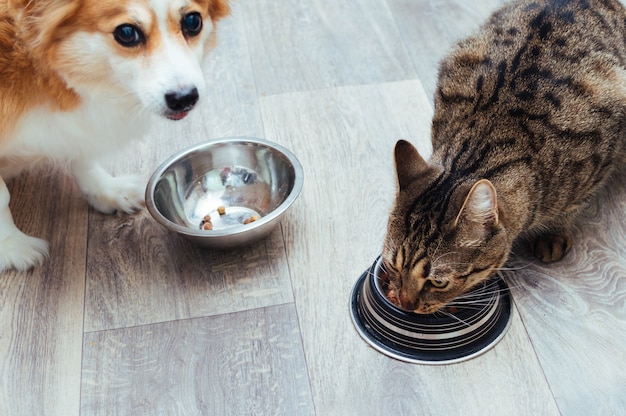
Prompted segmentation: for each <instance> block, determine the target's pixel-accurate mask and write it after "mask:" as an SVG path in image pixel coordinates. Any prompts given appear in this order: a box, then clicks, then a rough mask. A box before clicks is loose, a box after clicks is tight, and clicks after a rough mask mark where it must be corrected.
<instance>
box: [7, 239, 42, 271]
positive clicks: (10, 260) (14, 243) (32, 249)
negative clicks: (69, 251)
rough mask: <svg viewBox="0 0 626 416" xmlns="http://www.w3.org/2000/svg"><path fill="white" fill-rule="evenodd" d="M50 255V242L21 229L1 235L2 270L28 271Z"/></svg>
mask: <svg viewBox="0 0 626 416" xmlns="http://www.w3.org/2000/svg"><path fill="white" fill-rule="evenodd" d="M47 257H48V243H47V242H45V241H44V240H41V239H39V238H35V237H30V236H28V235H26V234H24V233H22V232H21V231H19V230H15V231H14V232H12V233H10V234H9V235H2V236H0V271H2V270H8V269H15V270H18V271H26V270H29V269H31V268H33V267H35V266H40V265H42V264H43V262H44V261H45V260H46V258H47Z"/></svg>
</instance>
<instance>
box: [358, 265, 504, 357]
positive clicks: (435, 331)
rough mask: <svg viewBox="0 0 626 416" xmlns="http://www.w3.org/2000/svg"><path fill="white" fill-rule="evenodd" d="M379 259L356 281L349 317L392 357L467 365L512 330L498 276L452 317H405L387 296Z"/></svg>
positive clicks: (476, 290) (501, 282) (480, 289)
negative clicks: (381, 276)
mask: <svg viewBox="0 0 626 416" xmlns="http://www.w3.org/2000/svg"><path fill="white" fill-rule="evenodd" d="M380 265H381V259H380V257H379V258H378V259H377V260H376V261H375V262H374V264H373V265H372V267H371V268H369V269H368V270H367V271H365V273H363V275H361V277H360V278H359V280H358V281H357V283H356V285H355V286H354V289H353V291H352V297H351V305H350V312H351V315H352V321H353V322H354V326H355V327H356V329H357V331H358V332H359V334H360V335H361V336H362V337H363V339H364V340H365V341H366V342H367V343H369V344H370V345H371V346H372V347H373V348H375V349H376V350H378V351H379V352H381V353H383V354H385V355H388V356H390V357H393V358H396V359H399V360H402V361H407V362H412V363H419V364H451V363H455V362H460V361H465V360H469V359H470V358H473V357H476V356H478V355H480V354H482V353H484V352H486V351H487V350H489V349H490V348H491V347H493V346H494V345H495V344H496V343H497V342H498V341H500V339H502V337H503V336H504V334H505V332H506V330H507V329H508V326H509V323H510V318H511V306H512V305H511V298H510V294H509V289H508V286H507V285H506V283H505V282H504V280H502V278H501V277H500V276H498V275H496V276H494V277H493V278H492V279H490V280H489V281H487V282H485V283H484V284H483V285H481V286H479V287H477V288H475V289H472V291H471V292H470V293H469V294H470V295H471V296H472V298H473V299H476V300H477V302H476V303H475V304H473V305H472V306H471V307H469V306H468V307H455V308H454V312H450V311H448V312H447V314H444V313H440V312H439V313H435V314H431V315H423V314H417V313H413V312H405V311H403V310H401V309H399V308H398V307H396V306H395V305H394V304H393V303H391V302H390V301H389V300H388V299H387V297H386V296H385V293H384V292H385V290H384V288H383V287H382V283H381V281H382V280H381V279H380V278H378V276H380V274H379V273H380Z"/></svg>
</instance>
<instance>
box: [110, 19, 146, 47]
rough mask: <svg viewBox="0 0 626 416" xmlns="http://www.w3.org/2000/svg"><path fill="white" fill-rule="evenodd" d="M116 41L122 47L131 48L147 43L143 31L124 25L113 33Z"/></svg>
mask: <svg viewBox="0 0 626 416" xmlns="http://www.w3.org/2000/svg"><path fill="white" fill-rule="evenodd" d="M113 36H114V37H115V40H116V41H117V43H119V44H120V45H122V46H124V47H127V48H130V47H133V46H137V45H139V44H140V43H144V42H145V38H144V36H143V33H142V32H141V30H140V29H139V28H138V27H136V26H133V25H129V24H123V25H119V26H118V27H116V28H115V31H114V32H113Z"/></svg>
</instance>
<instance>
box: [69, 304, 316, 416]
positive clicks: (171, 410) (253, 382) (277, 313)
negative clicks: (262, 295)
mask: <svg viewBox="0 0 626 416" xmlns="http://www.w3.org/2000/svg"><path fill="white" fill-rule="evenodd" d="M84 354H85V358H84V368H83V382H82V400H81V415H83V416H92V415H94V416H95V415H102V416H122V415H164V416H177V415H224V416H228V415H233V416H238V415H312V414H314V411H313V403H312V401H311V393H310V389H309V383H308V376H307V369H306V363H305V360H304V355H303V352H302V347H301V344H300V337H299V334H298V324H297V317H296V313H295V308H294V306H293V305H281V306H276V307H270V308H264V309H255V310H251V311H246V312H241V313H235V314H228V315H221V316H214V317H210V318H201V319H191V320H184V321H177V322H169V323H165V324H159V325H148V326H143V327H141V328H132V329H122V330H115V331H106V332H94V333H89V334H86V336H85V342H84Z"/></svg>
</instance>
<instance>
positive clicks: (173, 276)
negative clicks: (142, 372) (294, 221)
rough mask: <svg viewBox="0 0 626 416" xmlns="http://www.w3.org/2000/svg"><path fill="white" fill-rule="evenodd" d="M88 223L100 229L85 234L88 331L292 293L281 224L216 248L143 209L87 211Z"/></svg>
mask: <svg viewBox="0 0 626 416" xmlns="http://www.w3.org/2000/svg"><path fill="white" fill-rule="evenodd" d="M90 227H92V229H96V230H98V231H97V232H93V233H90V235H89V252H90V253H94V254H93V255H91V256H89V259H88V263H87V290H86V296H87V302H86V304H85V330H86V331H95V330H102V329H112V328H120V327H128V326H135V325H144V324H149V323H153V322H164V321H171V320H176V319H185V318H192V317H198V316H208V315H215V314H221V313H228V312H236V311H240V310H245V309H253V308H257V307H262V306H268V305H275V304H281V303H286V302H292V301H293V294H292V290H291V282H290V280H289V271H288V269H287V262H286V258H285V250H284V248H283V242H282V237H281V234H280V230H278V231H276V232H274V233H273V234H272V235H271V236H270V237H269V238H267V239H265V240H263V241H261V242H259V243H256V244H253V245H252V246H249V247H246V248H242V249H238V250H232V251H227V252H226V251H225V252H220V251H216V250H206V249H201V248H199V247H196V246H194V245H193V244H191V243H189V242H188V241H186V240H183V239H182V238H180V237H178V236H175V235H172V234H170V233H169V232H167V231H166V230H165V229H164V228H162V227H161V226H160V225H158V224H157V223H155V221H154V220H153V219H152V218H151V217H149V215H148V214H147V213H141V214H137V215H134V216H121V217H117V218H111V217H109V216H105V215H101V214H92V215H91V217H90ZM96 253H97V254H96Z"/></svg>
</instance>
